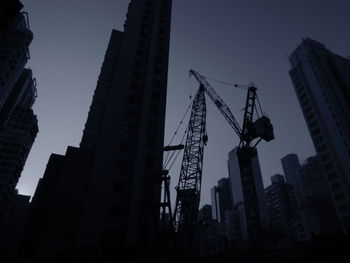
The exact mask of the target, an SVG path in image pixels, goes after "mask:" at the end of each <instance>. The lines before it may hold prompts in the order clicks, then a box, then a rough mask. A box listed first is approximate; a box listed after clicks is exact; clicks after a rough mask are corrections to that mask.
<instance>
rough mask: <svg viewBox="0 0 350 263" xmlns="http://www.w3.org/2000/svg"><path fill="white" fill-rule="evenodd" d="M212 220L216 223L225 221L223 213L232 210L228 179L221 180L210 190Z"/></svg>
mask: <svg viewBox="0 0 350 263" xmlns="http://www.w3.org/2000/svg"><path fill="white" fill-rule="evenodd" d="M211 207H212V218H213V219H214V220H216V221H217V222H218V223H223V222H224V220H225V211H227V210H230V209H232V194H231V185H230V181H229V178H222V179H220V180H219V181H218V184H217V186H214V187H213V188H212V189H211Z"/></svg>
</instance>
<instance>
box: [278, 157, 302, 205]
mask: <svg viewBox="0 0 350 263" xmlns="http://www.w3.org/2000/svg"><path fill="white" fill-rule="evenodd" d="M281 163H282V167H283V171H284V175H285V179H286V182H287V183H289V184H291V185H292V186H293V189H294V192H295V197H296V199H297V201H298V202H299V198H300V189H299V181H298V176H297V171H298V169H299V168H300V162H299V159H298V156H297V155H296V154H294V153H291V154H287V155H286V156H284V157H283V158H282V159H281Z"/></svg>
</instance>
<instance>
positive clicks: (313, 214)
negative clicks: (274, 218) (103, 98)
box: [297, 156, 341, 238]
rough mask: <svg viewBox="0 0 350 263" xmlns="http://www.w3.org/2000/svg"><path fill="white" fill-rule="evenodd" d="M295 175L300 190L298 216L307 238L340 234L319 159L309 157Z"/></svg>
mask: <svg viewBox="0 0 350 263" xmlns="http://www.w3.org/2000/svg"><path fill="white" fill-rule="evenodd" d="M297 175H298V178H299V183H300V190H301V191H300V193H301V196H300V202H299V204H300V215H301V218H302V221H303V225H304V229H305V232H306V236H307V238H312V237H313V236H322V235H334V234H337V233H339V232H341V227H340V224H339V220H338V217H337V216H336V210H335V207H334V204H333V202H332V196H331V193H330V191H329V187H328V184H327V178H326V174H325V172H324V171H323V169H322V163H321V161H320V159H319V158H318V157H317V156H315V157H309V158H308V159H307V161H306V162H305V163H304V164H303V165H302V166H301V168H299V169H298V171H297Z"/></svg>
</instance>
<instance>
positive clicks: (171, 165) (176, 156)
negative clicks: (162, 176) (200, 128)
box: [165, 128, 188, 170]
mask: <svg viewBox="0 0 350 263" xmlns="http://www.w3.org/2000/svg"><path fill="white" fill-rule="evenodd" d="M187 131H188V128H187V129H186V130H185V132H184V135H183V136H182V139H181V142H180V144H182V143H183V141H184V139H185V137H186V134H187ZM174 153H175V151H173V153H172V155H171V156H170V158H169V160H168V161H167V163H166V164H165V168H166V167H167V165H168V164H169V163H170V161H171V158H172V156H174ZM179 154H180V151H177V153H176V155H175V158H174V160H173V162H172V163H171V164H170V166H169V168H168V169H167V170H170V169H171V168H172V167H173V165H174V163H175V162H176V160H177V158H178V157H179Z"/></svg>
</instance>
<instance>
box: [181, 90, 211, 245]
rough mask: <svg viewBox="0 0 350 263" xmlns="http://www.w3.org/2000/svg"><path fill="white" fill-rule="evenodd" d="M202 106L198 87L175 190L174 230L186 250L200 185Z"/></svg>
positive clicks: (204, 139)
mask: <svg viewBox="0 0 350 263" xmlns="http://www.w3.org/2000/svg"><path fill="white" fill-rule="evenodd" d="M206 113H207V110H206V104H205V96H204V89H203V87H202V85H201V87H200V88H199V90H198V92H197V94H196V96H195V99H194V101H193V105H192V111H191V117H190V121H189V125H188V128H187V137H186V144H185V149H184V155H183V159H182V165H181V172H180V178H179V183H178V186H177V188H176V191H177V196H176V206H175V212H174V217H175V221H174V228H175V230H176V232H177V233H178V236H181V238H180V239H181V242H184V243H186V245H188V247H190V243H191V238H192V236H193V232H192V230H193V229H194V226H195V225H196V223H197V217H198V207H199V201H200V189H201V183H202V168H203V152H204V145H205V144H206V142H207V134H206Z"/></svg>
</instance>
